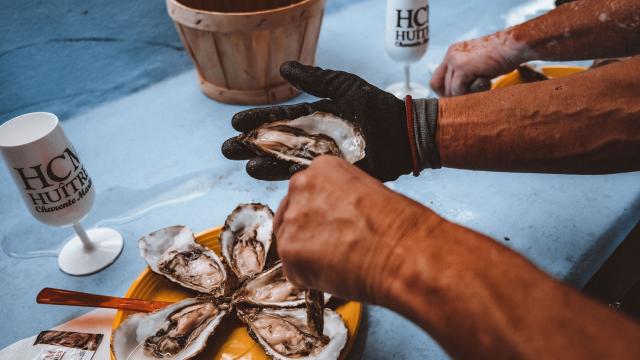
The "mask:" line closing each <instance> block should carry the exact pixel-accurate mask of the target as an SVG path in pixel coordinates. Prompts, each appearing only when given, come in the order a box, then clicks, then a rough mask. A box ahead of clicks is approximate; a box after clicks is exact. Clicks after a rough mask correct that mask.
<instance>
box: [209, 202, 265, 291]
mask: <svg viewBox="0 0 640 360" xmlns="http://www.w3.org/2000/svg"><path fill="white" fill-rule="evenodd" d="M272 229H273V211H271V209H270V208H269V207H268V206H266V205H262V204H240V205H238V207H236V208H235V209H234V210H233V212H231V214H230V215H229V216H228V217H227V220H226V221H225V223H224V227H223V228H222V232H221V233H220V246H221V248H222V256H223V257H224V259H225V260H226V262H227V264H228V265H229V267H230V268H231V271H233V273H234V274H235V275H236V277H237V278H238V279H239V280H240V281H244V280H246V279H248V278H250V277H252V276H254V275H256V274H259V273H261V272H262V271H263V270H264V268H265V264H266V262H267V255H268V253H269V248H270V247H271V243H272V241H273V230H272Z"/></svg>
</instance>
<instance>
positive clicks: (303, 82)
mask: <svg viewBox="0 0 640 360" xmlns="http://www.w3.org/2000/svg"><path fill="white" fill-rule="evenodd" d="M280 74H281V75H282V77H284V78H285V80H287V81H288V82H290V83H291V84H292V85H293V86H295V87H297V88H298V89H300V90H302V91H304V92H306V93H309V94H311V95H313V96H317V97H320V98H330V99H340V98H342V97H344V96H346V95H348V94H350V93H352V92H353V91H354V89H355V88H358V87H363V86H366V85H369V84H368V83H367V82H366V81H364V80H362V79H361V78H359V77H358V76H356V75H354V74H350V73H347V72H344V71H334V70H324V69H322V68H319V67H316V66H307V65H302V64H300V63H299V62H296V61H288V62H286V63H284V64H282V66H281V67H280ZM369 86H371V85H369Z"/></svg>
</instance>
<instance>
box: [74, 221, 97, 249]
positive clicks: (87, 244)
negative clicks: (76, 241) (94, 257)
mask: <svg viewBox="0 0 640 360" xmlns="http://www.w3.org/2000/svg"><path fill="white" fill-rule="evenodd" d="M73 228H74V229H75V231H76V234H78V237H79V238H80V241H82V246H83V247H84V250H85V251H86V252H91V251H93V250H94V249H95V246H93V243H92V242H91V239H89V235H87V232H86V231H84V228H83V227H82V225H81V224H80V223H79V222H77V223H74V224H73Z"/></svg>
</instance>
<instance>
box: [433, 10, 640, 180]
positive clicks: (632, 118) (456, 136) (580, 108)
mask: <svg viewBox="0 0 640 360" xmlns="http://www.w3.org/2000/svg"><path fill="white" fill-rule="evenodd" d="M580 2H581V1H580ZM639 21H640V19H639ZM638 69H640V56H636V57H634V58H632V59H630V60H627V61H623V62H620V63H617V64H612V65H609V66H604V67H602V68H598V69H594V70H590V71H586V72H584V73H580V74H576V75H574V76H570V77H567V78H562V79H556V80H549V81H543V82H538V83H532V84H526V85H520V86H513V87H509V88H506V89H502V90H496V91H491V92H485V93H479V94H473V95H467V96H460V97H453V98H444V99H441V100H440V103H439V104H440V108H439V119H438V132H437V143H438V148H439V151H440V156H441V159H442V164H443V166H448V167H456V168H465V169H480V170H498V171H524V172H548V173H551V172H552V173H579V174H601V173H611V172H623V171H636V170H640V85H638V84H640V71H638Z"/></svg>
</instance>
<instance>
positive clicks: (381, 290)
mask: <svg viewBox="0 0 640 360" xmlns="http://www.w3.org/2000/svg"><path fill="white" fill-rule="evenodd" d="M429 213H430V212H429V211H428V210H427V209H426V208H424V207H423V206H422V205H420V204H418V203H416V202H414V201H412V200H410V199H408V198H406V197H404V196H402V195H399V194H397V193H394V192H392V191H390V190H389V189H387V188H386V187H385V186H383V185H382V184H381V183H380V182H379V181H378V180H376V179H374V178H372V177H370V176H368V175H367V174H366V173H365V172H363V171H362V170H360V169H358V168H357V167H355V166H352V165H350V164H349V163H347V162H346V161H344V160H342V159H339V158H337V157H332V156H321V157H318V158H316V159H315V160H314V161H313V162H312V164H311V165H310V167H309V168H308V169H307V170H304V171H301V172H299V173H297V174H295V175H294V176H293V177H292V178H291V182H290V183H289V193H288V195H287V196H286V197H285V199H284V200H283V201H282V203H281V204H280V207H279V208H278V211H277V212H276V217H275V220H274V232H275V234H276V238H277V241H278V254H279V255H280V257H281V258H282V262H283V266H284V270H285V273H286V275H287V277H288V278H289V279H290V280H291V281H292V282H293V283H294V284H296V285H298V286H301V287H305V288H314V289H318V290H323V291H327V292H329V293H332V294H334V295H337V296H340V297H344V298H349V299H358V300H363V301H367V302H372V303H378V304H380V303H381V302H382V301H383V300H384V297H385V296H386V294H387V293H388V292H389V289H390V286H392V285H391V281H393V278H394V277H393V275H392V274H393V273H394V272H395V270H397V267H398V266H399V265H401V264H402V263H404V262H406V258H404V257H402V256H397V254H400V253H403V251H402V250H401V249H403V248H404V247H405V246H406V243H407V241H405V240H406V239H407V238H409V237H410V234H412V231H415V230H416V227H417V225H418V224H420V223H425V222H426V221H425V220H427V219H428V214H429Z"/></svg>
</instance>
